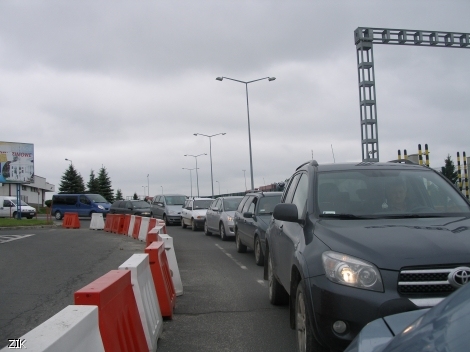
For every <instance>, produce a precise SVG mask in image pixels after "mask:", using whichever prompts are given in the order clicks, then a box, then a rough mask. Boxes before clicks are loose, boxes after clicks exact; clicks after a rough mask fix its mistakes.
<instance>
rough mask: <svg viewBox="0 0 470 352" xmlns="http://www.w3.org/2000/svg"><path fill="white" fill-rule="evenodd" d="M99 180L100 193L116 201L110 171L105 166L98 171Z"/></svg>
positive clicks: (107, 198) (111, 200) (109, 199)
mask: <svg viewBox="0 0 470 352" xmlns="http://www.w3.org/2000/svg"><path fill="white" fill-rule="evenodd" d="M98 182H99V185H100V194H101V195H102V196H103V197H104V198H105V199H106V200H107V201H108V202H109V203H112V202H113V201H114V195H113V191H114V190H113V189H112V188H111V180H110V178H109V176H108V172H107V171H106V168H105V167H104V166H102V167H101V169H100V171H99V173H98Z"/></svg>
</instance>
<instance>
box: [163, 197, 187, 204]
mask: <svg viewBox="0 0 470 352" xmlns="http://www.w3.org/2000/svg"><path fill="white" fill-rule="evenodd" d="M185 201H186V197H185V196H166V197H165V202H166V205H184V202H185Z"/></svg>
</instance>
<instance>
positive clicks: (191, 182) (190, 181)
mask: <svg viewBox="0 0 470 352" xmlns="http://www.w3.org/2000/svg"><path fill="white" fill-rule="evenodd" d="M182 169H183V170H189V183H190V184H191V198H192V197H193V177H192V172H191V171H193V170H196V169H195V168H194V169H187V168H185V167H182Z"/></svg>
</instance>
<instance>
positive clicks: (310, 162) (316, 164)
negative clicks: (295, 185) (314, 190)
mask: <svg viewBox="0 0 470 352" xmlns="http://www.w3.org/2000/svg"><path fill="white" fill-rule="evenodd" d="M307 164H308V165H310V166H318V162H317V161H316V160H314V159H312V160H310V161H307V162H305V163H303V164H302V165H300V166H299V167H298V168H297V169H295V171H297V170H298V169H300V168H301V167H302V166H305V165H307Z"/></svg>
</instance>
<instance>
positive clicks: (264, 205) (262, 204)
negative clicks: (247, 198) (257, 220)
mask: <svg viewBox="0 0 470 352" xmlns="http://www.w3.org/2000/svg"><path fill="white" fill-rule="evenodd" d="M280 201H281V194H279V195H276V196H266V197H261V198H260V200H259V207H258V215H263V214H272V213H273V210H274V207H275V206H276V205H277V204H279V202H280Z"/></svg>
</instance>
